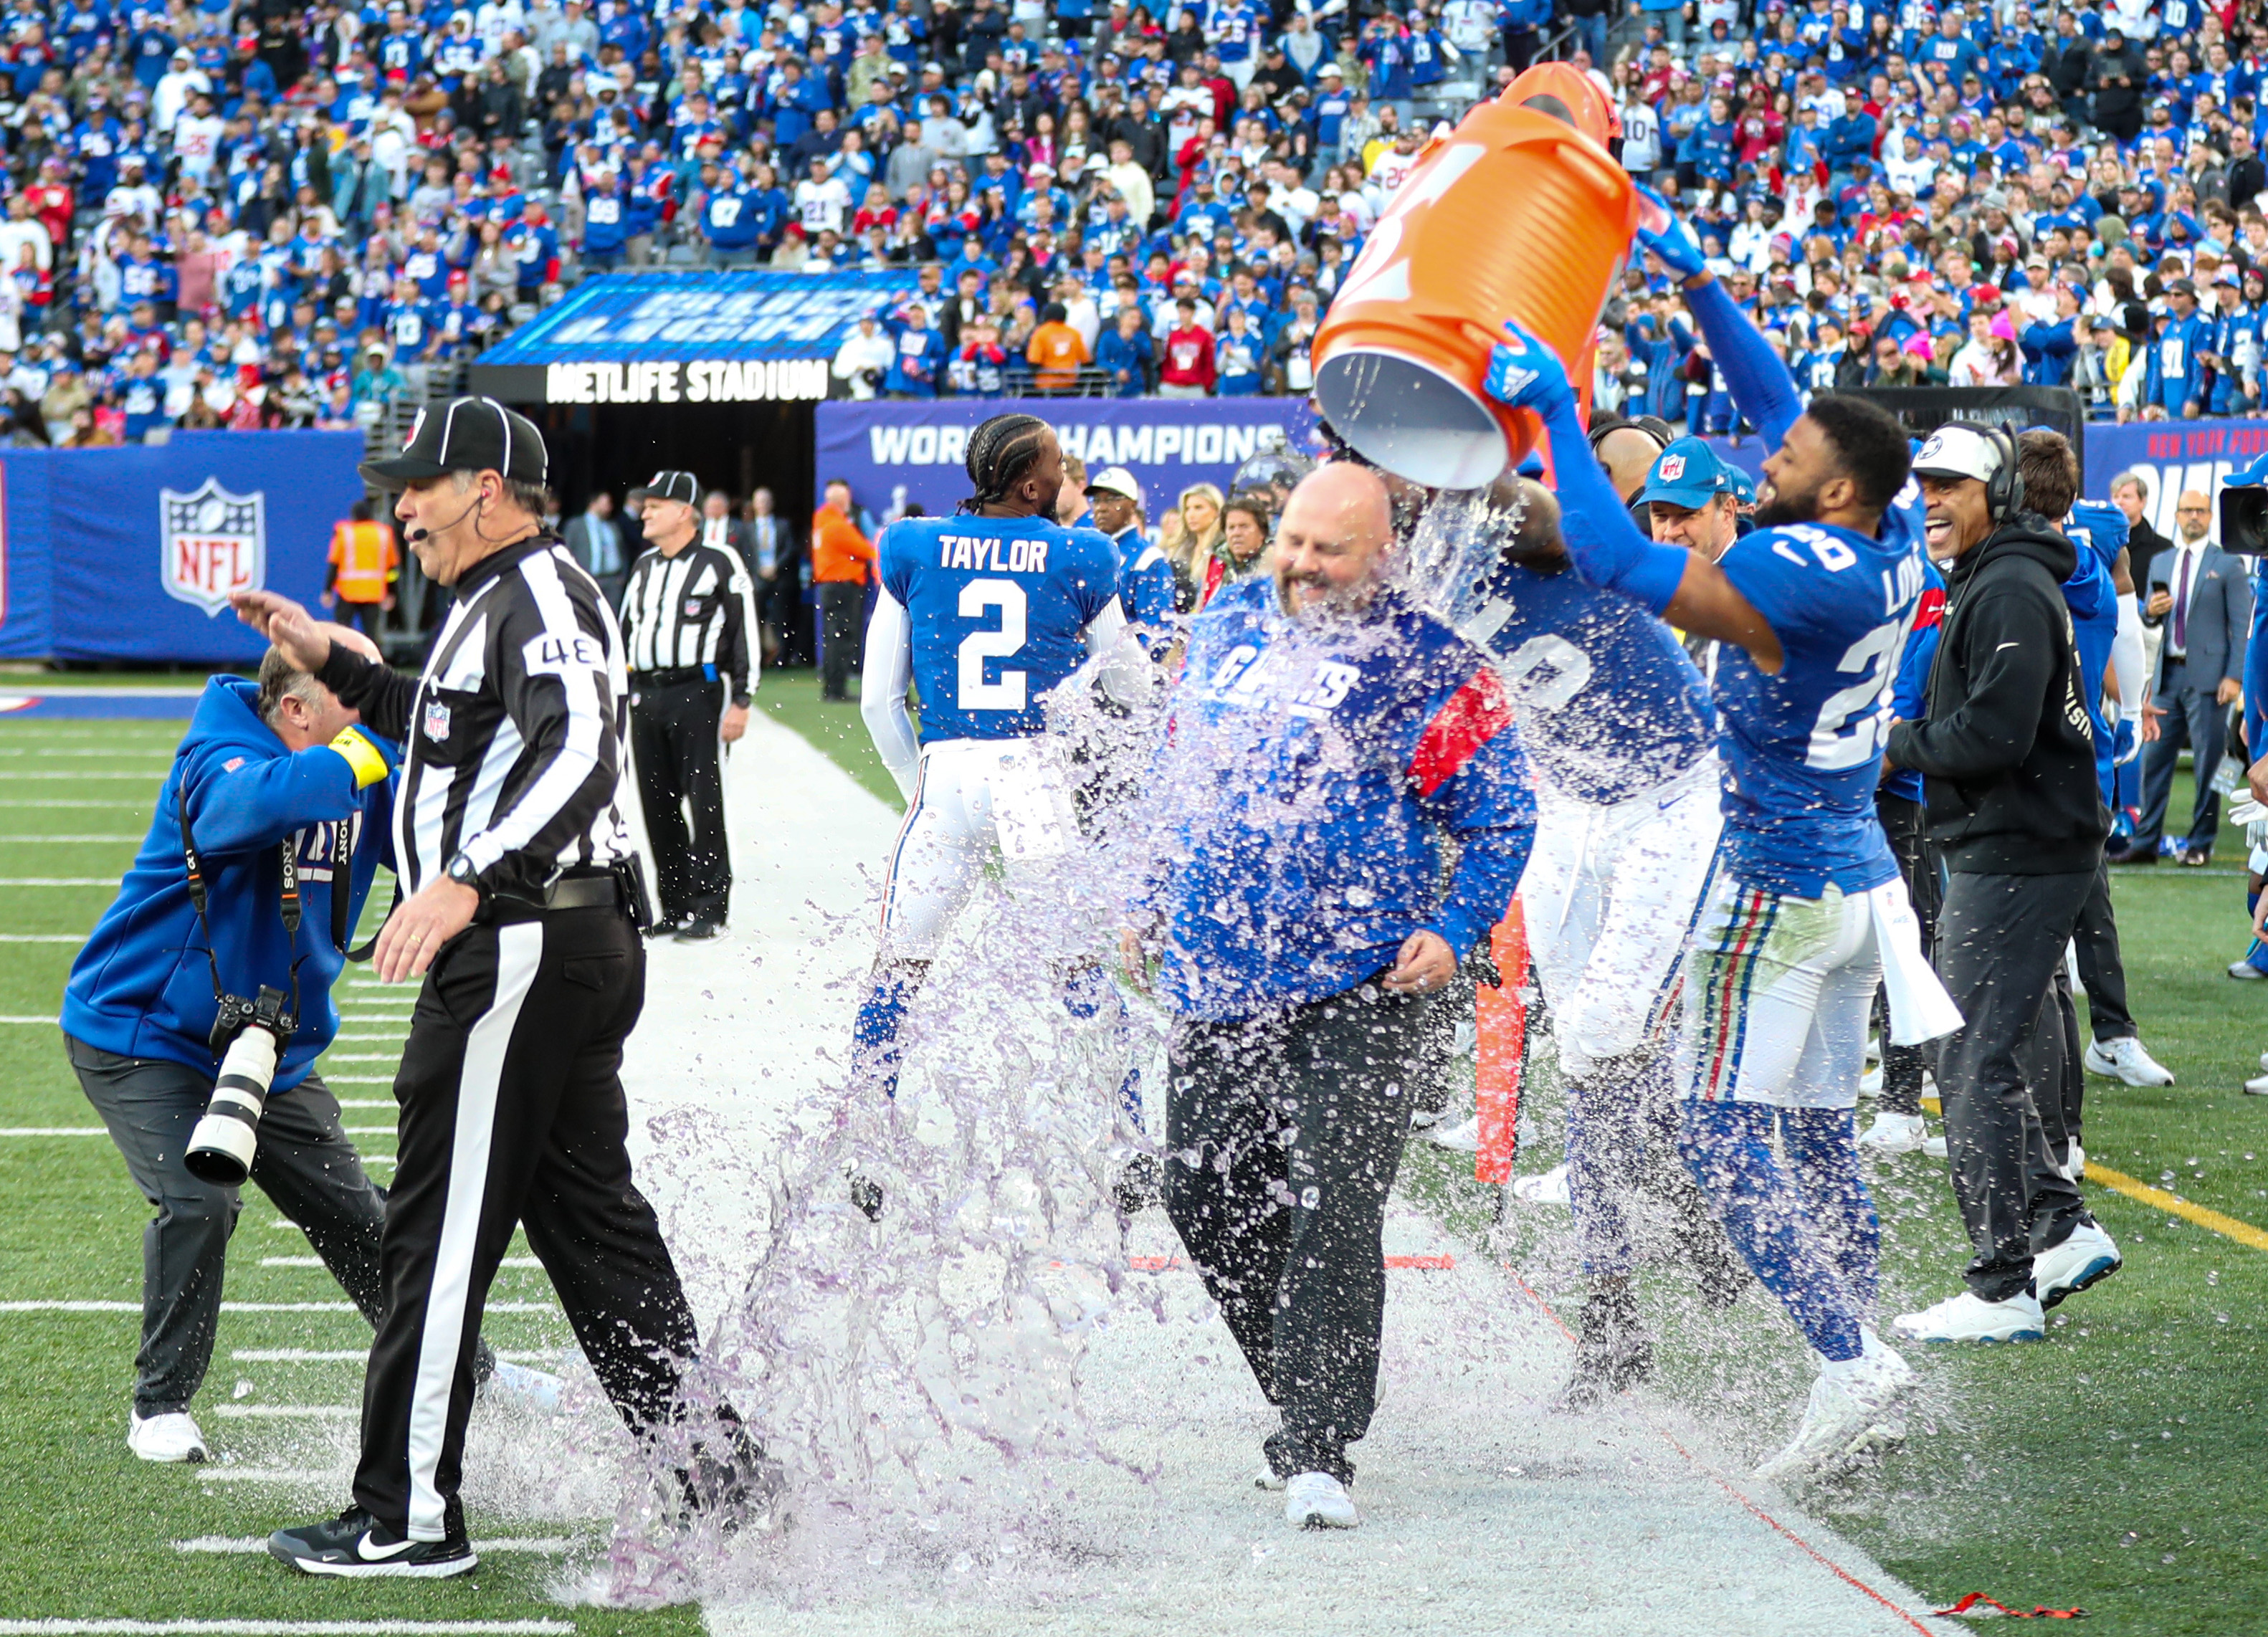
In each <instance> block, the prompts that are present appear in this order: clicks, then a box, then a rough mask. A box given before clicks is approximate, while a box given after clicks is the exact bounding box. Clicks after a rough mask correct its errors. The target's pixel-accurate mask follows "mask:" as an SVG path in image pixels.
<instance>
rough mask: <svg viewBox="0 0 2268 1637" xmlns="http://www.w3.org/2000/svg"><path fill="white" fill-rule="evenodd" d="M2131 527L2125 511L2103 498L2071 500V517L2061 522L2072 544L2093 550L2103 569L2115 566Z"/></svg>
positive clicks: (2086, 549)
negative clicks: (2072, 501)
mask: <svg viewBox="0 0 2268 1637" xmlns="http://www.w3.org/2000/svg"><path fill="white" fill-rule="evenodd" d="M2131 530H2132V525H2129V524H2128V523H2127V521H2126V514H2125V513H2124V512H2123V511H2121V510H2118V508H2117V507H2116V506H2114V505H2112V504H2111V503H2110V502H2108V501H2103V500H2082V501H2079V502H2076V503H2073V506H2072V509H2071V518H2070V520H2069V521H2068V522H2066V524H2065V525H2063V532H2065V533H2066V534H2067V535H2069V536H2070V537H2071V541H2072V544H2073V545H2074V546H2077V547H2080V548H2081V549H2082V550H2085V551H2091V552H2093V553H2094V554H2095V556H2096V557H2097V558H2098V559H2099V560H2101V562H2102V566H2103V567H2104V568H2105V569H2115V568H2116V567H2117V565H2118V554H2119V553H2120V552H2122V551H2124V550H2125V549H2126V536H2127V535H2128V533H2129V532H2131Z"/></svg>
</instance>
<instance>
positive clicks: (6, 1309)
mask: <svg viewBox="0 0 2268 1637" xmlns="http://www.w3.org/2000/svg"><path fill="white" fill-rule="evenodd" d="M141 1310H142V1304H141V1303H139V1302H0V1313H138V1312H140V1311H141ZM220 1310H221V1311H222V1312H224V1313H351V1312H354V1311H355V1310H356V1309H355V1304H354V1303H351V1302H224V1303H221V1304H220ZM558 1310H559V1304H558V1303H556V1302H490V1303H488V1304H487V1305H486V1306H484V1307H483V1308H482V1312H487V1313H556V1312H557V1311H558Z"/></svg>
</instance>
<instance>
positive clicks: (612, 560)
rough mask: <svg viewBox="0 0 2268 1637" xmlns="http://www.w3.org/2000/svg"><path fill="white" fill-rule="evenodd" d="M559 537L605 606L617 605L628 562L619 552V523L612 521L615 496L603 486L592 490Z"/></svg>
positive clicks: (620, 602) (625, 577) (620, 539)
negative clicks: (590, 578) (587, 500)
mask: <svg viewBox="0 0 2268 1637" xmlns="http://www.w3.org/2000/svg"><path fill="white" fill-rule="evenodd" d="M563 539H564V540H566V542H567V549H568V550H569V551H570V552H571V553H572V554H574V558H575V561H576V562H579V563H581V564H582V565H583V567H584V569H585V570H586V571H587V572H588V573H589V574H590V576H591V577H592V578H593V579H594V580H596V581H597V582H598V583H599V591H600V594H601V595H603V596H604V597H605V598H606V599H607V606H608V607H609V608H620V607H621V606H622V587H623V586H624V585H625V584H627V583H628V582H629V580H630V560H629V558H628V557H626V556H625V555H624V554H623V552H622V525H621V524H619V523H617V522H615V497H614V496H612V495H609V494H608V492H607V491H606V490H605V489H596V490H593V492H592V495H591V501H590V503H589V504H588V505H587V506H585V508H584V509H583V511H582V513H581V515H579V516H578V517H575V518H570V519H569V520H568V524H567V527H566V529H565V530H564V531H563Z"/></svg>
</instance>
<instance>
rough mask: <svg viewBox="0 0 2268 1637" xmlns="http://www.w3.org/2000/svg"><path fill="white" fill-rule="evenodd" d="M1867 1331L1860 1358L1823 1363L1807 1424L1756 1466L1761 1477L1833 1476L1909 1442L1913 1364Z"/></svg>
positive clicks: (1805, 1419)
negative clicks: (1908, 1398) (1907, 1412)
mask: <svg viewBox="0 0 2268 1637" xmlns="http://www.w3.org/2000/svg"><path fill="white" fill-rule="evenodd" d="M1864 1333H1865V1346H1866V1350H1865V1351H1864V1352H1863V1353H1861V1354H1859V1356H1858V1357H1857V1358H1855V1359H1844V1360H1839V1361H1838V1360H1823V1361H1822V1362H1821V1365H1820V1370H1819V1379H1818V1380H1816V1381H1815V1382H1813V1383H1812V1384H1811V1400H1810V1402H1809V1403H1808V1404H1807V1405H1805V1406H1804V1409H1803V1424H1802V1425H1801V1426H1800V1427H1799V1428H1796V1433H1795V1437H1794V1440H1793V1442H1790V1443H1789V1444H1788V1446H1787V1447H1786V1449H1785V1450H1781V1451H1780V1452H1779V1453H1778V1455H1776V1456H1774V1457H1772V1458H1771V1460H1769V1461H1766V1462H1765V1463H1764V1464H1763V1465H1762V1466H1759V1467H1758V1468H1756V1476H1757V1477H1758V1478H1762V1479H1771V1480H1774V1481H1781V1482H1785V1481H1787V1480H1790V1479H1819V1478H1830V1477H1833V1476H1834V1475H1835V1474H1837V1472H1844V1471H1847V1470H1848V1469H1849V1468H1850V1467H1851V1466H1852V1464H1854V1463H1856V1462H1858V1461H1860V1460H1863V1459H1865V1458H1866V1457H1868V1456H1870V1455H1874V1454H1876V1453H1879V1452H1880V1451H1881V1450H1887V1449H1889V1448H1892V1447H1893V1446H1895V1445H1896V1444H1899V1443H1903V1442H1904V1441H1905V1435H1906V1428H1905V1413H1904V1407H1903V1406H1904V1400H1905V1398H1906V1395H1907V1394H1908V1393H1910V1392H1911V1391H1913V1384H1914V1372H1913V1366H1911V1364H1908V1363H1907V1362H1905V1360H1904V1359H1903V1358H1900V1357H1899V1356H1898V1354H1896V1351H1895V1350H1893V1349H1892V1348H1889V1347H1885V1346H1883V1345H1882V1342H1881V1340H1880V1338H1878V1337H1877V1336H1876V1335H1875V1334H1874V1332H1872V1331H1867V1332H1864Z"/></svg>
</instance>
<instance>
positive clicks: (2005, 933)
mask: <svg viewBox="0 0 2268 1637" xmlns="http://www.w3.org/2000/svg"><path fill="white" fill-rule="evenodd" d="M2014 461H2015V445H2014V442H2013V440H2012V439H2010V438H2009V437H2007V436H2005V435H2002V434H1999V433H1990V434H1988V433H1986V432H1985V431H1984V430H1982V429H1977V428H1975V427H1970V426H1964V425H1961V424H1958V423H1956V424H1955V425H1951V426H1948V427H1944V428H1941V429H1939V430H1938V431H1937V432H1935V433H1934V434H1933V435H1932V436H1931V437H1930V440H1929V442H1928V443H1927V444H1925V445H1924V446H1923V448H1922V451H1921V453H1920V454H1919V455H1918V457H1916V459H1915V460H1914V467H1913V470H1914V476H1915V477H1916V478H1917V479H1918V480H1919V481H1920V483H1921V488H1922V496H1923V499H1924V500H1925V501H1926V503H1928V507H1929V517H1928V529H1929V550H1930V554H1931V555H1932V556H1933V557H1934V558H1936V559H1937V560H1938V562H1940V563H1942V564H1944V565H1945V571H1946V582H1947V593H1946V596H1947V600H1946V614H1945V634H1944V636H1943V637H1942V639H1941V640H1940V644H1939V647H1938V652H1937V659H1936V663H1935V664H1933V666H1932V668H1931V671H1930V678H1929V694H1928V710H1929V716H1928V720H1926V721H1925V722H1901V723H1898V724H1897V725H1896V727H1894V728H1892V729H1891V730H1890V738H1889V752H1888V754H1889V760H1890V762H1891V764H1892V765H1893V766H1896V767H1911V768H1913V769H1915V770H1917V771H1918V772H1919V773H1920V774H1922V775H1923V779H1924V781H1925V794H1926V801H1927V808H1928V822H1929V835H1930V840H1931V841H1933V842H1934V843H1935V844H1936V846H1937V848H1938V849H1939V851H1940V854H1941V855H1942V856H1943V858H1944V860H1945V863H1946V868H1947V870H1948V873H1949V879H1948V884H1947V887H1946V893H1945V903H1944V907H1943V908H1942V909H1941V910H1940V912H1939V917H1938V923H1937V969H1938V975H1939V976H1940V978H1942V979H1943V980H1944V982H1945V987H1946V988H1947V990H1948V992H1949V993H1950V994H1951V995H1952V996H1953V998H1954V1000H1955V1002H1956V1003H1957V1004H1958V1005H1959V1006H1960V1008H1961V1010H1962V1017H1964V1018H1965V1019H1966V1020H1967V1021H1966V1023H1965V1024H1964V1025H1963V1026H1962V1029H1961V1031H1960V1032H1959V1033H1957V1034H1955V1035H1952V1036H1949V1037H1948V1039H1946V1040H1945V1042H1944V1044H1943V1046H1942V1048H1941V1051H1940V1058H1939V1061H1938V1068H1937V1083H1938V1093H1939V1095H1940V1097H1942V1098H1943V1099H1944V1105H1945V1135H1946V1144H1947V1149H1948V1156H1949V1159H1950V1162H1951V1165H1952V1171H1953V1192H1954V1196H1955V1199H1956V1200H1959V1202H1960V1205H1961V1213H1962V1219H1963V1221H1964V1222H1966V1223H1967V1225H1968V1228H1969V1237H1970V1244H1971V1245H1972V1246H1973V1247H1974V1249H1975V1252H1976V1255H1975V1256H1974V1258H1973V1259H1971V1260H1970V1264H1969V1266H1968V1269H1967V1271H1966V1274H1965V1277H1966V1279H1967V1281H1968V1286H1969V1288H1968V1289H1966V1290H1965V1291H1963V1292H1962V1294H1961V1295H1959V1296H1954V1297H1952V1298H1951V1299H1949V1300H1948V1301H1944V1302H1940V1303H1938V1304H1937V1305H1936V1306H1934V1307H1933V1308H1931V1309H1929V1310H1927V1311H1926V1312H1922V1313H1911V1314H1907V1315H1904V1317H1901V1318H1898V1319H1897V1320H1896V1321H1895V1322H1894V1324H1893V1325H1892V1328H1893V1329H1894V1330H1895V1331H1896V1332H1898V1333H1899V1334H1901V1335H1905V1336H1911V1337H1913V1338H1916V1339H1918V1340H1931V1341H2013V1340H2037V1339H2038V1338H2039V1337H2040V1336H2042V1335H2043V1333H2044V1321H2043V1318H2042V1309H2043V1307H2052V1306H2054V1305H2055V1304H2056V1303H2058V1302H2060V1301H2061V1300H2062V1299H2063V1298H2064V1297H2065V1296H2069V1295H2071V1294H2072V1293H2073V1291H2075V1290H2080V1289H2084V1288H2086V1287H2087V1286H2088V1285H2090V1284H2093V1283H2095V1281H2098V1280H2101V1279H2102V1278H2105V1277H2107V1276H2108V1275H2109V1274H2111V1273H2114V1272H2116V1271H2117V1267H2118V1250H2117V1246H2116V1245H2115V1244H2112V1243H2111V1242H2110V1236H2109V1235H2108V1234H2106V1233H2104V1232H2103V1231H2102V1229H2100V1228H2098V1227H2096V1226H2095V1222H2094V1220H2093V1219H2092V1218H2091V1217H2089V1216H2088V1212H2087V1206H2086V1202H2085V1201H2084V1200H2081V1199H2080V1193H2079V1189H2078V1187H2077V1186H2076V1185H2075V1183H2074V1181H2073V1178H2070V1177H2068V1176H2066V1174H2065V1173H2064V1171H2063V1168H2062V1166H2061V1164H2059V1163H2058V1158H2057V1156H2056V1154H2055V1151H2054V1149H2053V1148H2052V1147H2051V1145H2050V1143H2049V1141H2048V1137H2047V1131H2046V1128H2045V1127H2044V1126H2043V1123H2042V1121H2041V1119H2040V1114H2039V1110H2038V1107H2037V1105H2036V1104H2035V1102H2034V1101H2033V1092H2032V1088H2033V1087H2034V1086H2036V1087H2037V1088H2038V1089H2039V1090H2040V1092H2041V1094H2042V1095H2043V1096H2048V1095H2053V1094H2055V1093H2056V1092H2057V1091H2058V1090H2059V1087H2060V1083H2061V1078H2062V1072H2063V1064H2062V1062H2061V1061H2060V1058H2061V1054H2062V1043H2063V1042H2064V1040H2065V1038H2066V1037H2065V1027H2064V1020H2063V1017H2062V1015H2061V1011H2060V1008H2059V1006H2058V1002H2057V1000H2056V995H2055V991H2054V984H2055V977H2056V972H2057V969H2058V966H2059V965H2061V964H2062V961H2063V954H2064V946H2065V945H2066V943H2068V942H2069V941H2070V938H2071V935H2072V929H2073V926H2074V925H2075V924H2076V923H2077V921H2078V919H2079V914H2080V907H2081V906H2082V905H2083V904H2084V903H2085V902H2086V900H2087V895H2088V889H2089V888H2090V887H2091V886H2092V885H2094V882H2095V870H2096V868H2097V867H2098V865H2099V863H2100V861H2101V859H2102V839H2103V836H2104V835H2105V834H2106V833H2108V831H2109V829H2110V818H2109V815H2108V814H2107V813H2106V812H2105V811H2104V809H2103V805H2102V792H2101V791H2100V789H2098V788H2097V787H2096V783H2095V740H2094V737H2093V732H2092V730H2091V729H2090V728H2089V726H2088V713H2087V706H2086V702H2085V701H2084V699H2083V697H2082V695H2081V684H2080V664H2079V652H2078V650H2077V648H2076V647H2075V645H2074V643H2073V632H2072V622H2071V613H2070V611H2069V609H2068V608H2067V607H2066V606H2065V603H2064V598H2063V589H2062V587H2063V582H2064V581H2065V580H2066V579H2067V578H2069V577H2070V576H2071V572H2072V570H2073V568H2074V567H2075V566H2076V565H2077V562H2078V555H2077V551H2076V548H2075V547H2073V544H2072V542H2071V541H2070V540H2067V539H2066V538H2065V537H2064V536H2063V535H2062V534H2061V533H2059V532H2057V530H2056V528H2055V527H2054V525H2052V524H2051V523H2049V522H2048V520H2047V519H2046V518H2042V517H2039V516H2037V515H2036V514H2035V513H2033V512H2029V511H2027V510H2024V509H2023V488H2022V484H2021V479H2020V478H2019V477H2018V476H2017V473H2016V472H2015V470H2014ZM2028 1060H2029V1061H2028ZM2028 1069H2029V1071H2030V1079H2029V1084H2028V1083H2027V1070H2028Z"/></svg>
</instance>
